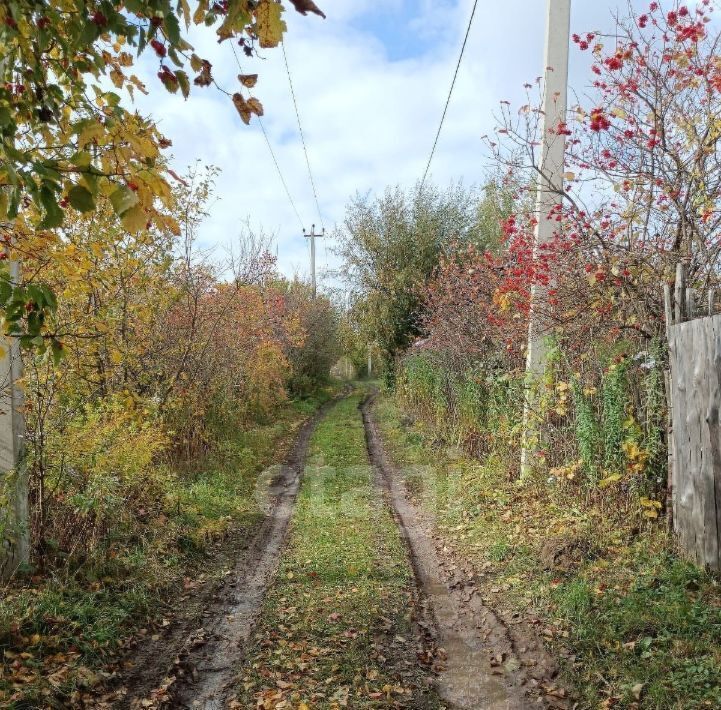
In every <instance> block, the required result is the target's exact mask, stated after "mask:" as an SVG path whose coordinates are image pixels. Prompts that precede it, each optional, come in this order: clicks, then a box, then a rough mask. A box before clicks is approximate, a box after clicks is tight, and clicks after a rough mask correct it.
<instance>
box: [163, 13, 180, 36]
mask: <svg viewBox="0 0 721 710" xmlns="http://www.w3.org/2000/svg"><path fill="white" fill-rule="evenodd" d="M165 31H166V33H167V35H168V39H169V40H170V41H171V43H172V44H178V42H180V23H179V22H178V17H177V16H176V15H175V13H173V12H169V13H168V14H167V15H166V16H165Z"/></svg>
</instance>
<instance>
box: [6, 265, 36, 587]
mask: <svg viewBox="0 0 721 710" xmlns="http://www.w3.org/2000/svg"><path fill="white" fill-rule="evenodd" d="M9 269H10V279H11V280H12V282H13V283H18V282H19V280H20V264H19V262H17V261H12V262H10V264H9ZM0 347H1V348H2V352H1V353H0V493H2V492H3V489H4V491H5V492H6V493H7V495H8V499H7V504H8V509H7V510H6V511H2V510H0V533H2V537H1V538H0V544H1V545H2V547H0V578H2V579H6V578H7V577H8V576H10V575H11V574H12V573H13V572H14V571H15V570H16V569H17V568H18V566H19V565H22V564H27V563H28V562H29V561H30V520H29V517H30V516H29V514H28V482H27V471H26V469H25V461H24V458H25V457H24V453H25V451H24V449H25V446H24V444H25V415H24V406H25V400H24V396H23V391H22V389H21V388H20V386H19V382H20V380H21V379H22V376H23V367H22V360H21V357H20V341H19V339H18V338H16V337H7V336H6V337H2V338H0Z"/></svg>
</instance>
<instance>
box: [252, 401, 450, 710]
mask: <svg viewBox="0 0 721 710" xmlns="http://www.w3.org/2000/svg"><path fill="white" fill-rule="evenodd" d="M363 396H364V395H363V393H362V392H361V393H355V394H353V395H352V396H350V397H348V398H346V399H344V400H342V401H341V402H339V403H338V404H337V405H335V407H334V409H333V410H332V411H331V412H330V413H329V415H328V416H327V417H326V419H325V420H324V421H322V422H321V423H320V424H319V426H318V428H317V430H316V432H315V434H314V436H313V439H312V443H311V450H310V454H309V459H308V464H307V466H306V470H305V475H304V479H303V484H302V487H301V491H300V494H299V497H298V502H297V506H296V510H295V514H294V517H293V520H292V522H291V529H290V535H289V542H288V547H287V549H286V551H285V553H284V555H283V558H282V561H281V566H280V570H279V572H278V576H277V581H276V583H275V584H274V585H273V587H272V588H271V590H270V591H269V592H268V596H267V599H266V601H265V604H264V607H263V610H262V614H261V616H260V620H259V623H258V627H257V629H256V631H255V635H254V638H255V641H254V644H253V646H252V647H251V649H250V651H249V653H248V656H247V659H246V661H245V664H244V666H243V668H242V670H241V673H240V695H239V699H238V703H239V704H238V707H260V708H276V707H293V708H335V707H353V708H373V707H408V708H438V707H441V705H439V701H438V700H437V698H436V696H435V694H434V691H433V689H432V687H431V681H432V675H431V672H430V661H432V658H430V657H428V656H427V655H426V656H425V657H424V648H423V646H422V643H421V639H420V637H419V631H418V629H417V628H414V621H413V617H414V605H415V604H416V602H417V598H416V592H415V589H414V582H413V573H412V570H411V567H410V562H409V560H408V553H407V550H406V547H405V545H404V543H403V541H402V539H401V537H400V533H399V531H398V528H397V526H396V523H395V521H394V519H393V517H392V514H391V512H390V508H389V507H388V506H387V504H386V503H385V501H384V499H383V497H382V495H381V494H380V492H379V491H378V489H377V488H376V486H375V484H374V472H373V470H372V468H371V467H370V465H369V463H368V456H367V451H366V442H365V434H364V428H363V422H362V419H361V415H360V412H359V409H358V407H359V405H360V403H361V401H362V399H363ZM424 658H425V661H424Z"/></svg>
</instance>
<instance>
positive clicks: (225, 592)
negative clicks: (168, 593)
mask: <svg viewBox="0 0 721 710" xmlns="http://www.w3.org/2000/svg"><path fill="white" fill-rule="evenodd" d="M345 394H347V392H346V393H345ZM338 400H339V398H336V399H334V400H331V401H330V402H328V403H326V404H325V405H324V406H323V407H321V408H320V409H319V410H318V412H317V413H316V414H315V415H314V416H313V417H311V418H310V419H309V420H308V421H306V422H305V423H304V424H303V426H302V427H301V429H300V431H299V433H298V434H297V438H296V441H295V444H294V446H293V448H292V450H291V452H290V454H289V456H288V458H287V460H286V462H285V464H283V465H280V466H276V467H274V468H272V469H270V470H271V471H272V473H273V475H272V476H271V477H270V479H269V480H268V481H267V489H265V491H264V495H263V501H262V502H261V507H262V508H263V509H264V512H265V513H266V515H265V518H264V519H263V521H262V523H261V524H260V526H259V527H258V528H257V530H256V532H255V535H254V536H253V538H252V539H251V540H250V542H249V544H247V546H246V547H245V549H244V550H243V551H242V552H241V556H240V558H239V560H238V562H237V564H236V566H235V568H234V569H233V571H232V573H231V574H229V575H228V576H227V577H226V580H225V581H224V583H223V585H222V586H221V588H220V589H216V590H214V592H211V593H210V594H209V595H208V598H207V599H206V600H204V601H205V603H203V602H202V601H201V604H200V605H198V608H197V609H195V610H194V613H193V614H192V615H191V617H190V618H188V619H186V620H185V622H184V623H181V624H179V625H178V627H177V628H176V629H174V630H173V631H171V632H169V633H168V634H167V635H166V637H165V638H163V639H162V640H161V641H160V642H156V643H155V644H152V645H148V646H147V647H146V648H143V649H142V650H141V651H139V652H138V653H137V654H136V656H135V658H134V667H135V671H134V672H133V673H132V674H131V676H130V677H129V678H128V679H127V680H126V684H125V685H126V688H127V689H128V692H127V693H125V694H124V697H123V698H122V700H119V701H118V702H116V703H115V704H114V705H113V707H115V708H132V709H136V708H168V707H171V708H202V709H203V710H221V709H223V708H227V707H229V706H231V701H232V699H233V683H234V681H235V679H236V674H237V673H238V670H239V667H240V663H241V662H242V659H243V655H244V652H245V647H246V645H247V642H248V640H249V638H250V635H251V633H252V630H253V628H254V626H255V623H256V620H257V618H258V615H259V613H260V610H261V606H262V603H263V599H264V597H265V592H266V590H267V588H268V586H269V585H270V583H271V582H272V580H273V578H274V577H275V573H276V571H277V568H278V564H279V562H280V557H281V553H282V551H283V547H284V544H285V540H286V536H287V531H288V525H289V523H290V519H291V516H292V514H293V510H294V507H295V501H296V497H297V495H298V491H299V488H300V483H301V477H302V471H303V467H304V465H305V460H306V457H307V453H308V447H309V443H310V439H311V436H312V434H313V432H314V430H315V428H316V426H317V425H318V423H319V422H320V420H321V419H322V418H323V417H324V416H326V414H327V413H328V411H329V410H330V409H331V408H332V407H333V406H334V405H335V404H336V403H337V402H338Z"/></svg>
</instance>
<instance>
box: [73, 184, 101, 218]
mask: <svg viewBox="0 0 721 710" xmlns="http://www.w3.org/2000/svg"><path fill="white" fill-rule="evenodd" d="M68 200H69V201H70V204H71V205H72V206H73V207H74V208H75V209H76V210H78V212H92V210H94V209H95V198H94V197H93V196H92V194H91V193H90V191H89V190H86V189H85V188H84V187H83V186H82V185H73V187H71V188H70V191H69V192H68Z"/></svg>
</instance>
